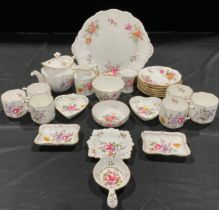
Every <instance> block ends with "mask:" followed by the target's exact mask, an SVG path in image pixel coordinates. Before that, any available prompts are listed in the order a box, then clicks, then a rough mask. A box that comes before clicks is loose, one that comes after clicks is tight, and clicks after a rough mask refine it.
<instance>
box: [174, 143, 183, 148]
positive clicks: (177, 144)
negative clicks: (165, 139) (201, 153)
mask: <svg viewBox="0 0 219 210" xmlns="http://www.w3.org/2000/svg"><path fill="white" fill-rule="evenodd" d="M173 146H174V147H176V148H179V147H181V144H179V143H175V144H173Z"/></svg>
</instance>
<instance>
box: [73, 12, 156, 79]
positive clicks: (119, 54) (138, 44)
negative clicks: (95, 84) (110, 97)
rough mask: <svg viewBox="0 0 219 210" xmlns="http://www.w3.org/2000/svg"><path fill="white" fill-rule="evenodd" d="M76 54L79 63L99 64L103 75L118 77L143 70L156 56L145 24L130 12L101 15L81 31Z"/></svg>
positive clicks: (76, 43)
mask: <svg viewBox="0 0 219 210" xmlns="http://www.w3.org/2000/svg"><path fill="white" fill-rule="evenodd" d="M72 53H73V54H74V55H75V57H76V59H77V61H78V62H79V64H96V63H97V64H98V68H99V69H100V71H102V72H103V74H109V75H117V74H118V73H119V71H120V69H122V68H131V69H136V70H139V69H141V68H142V67H143V66H144V65H145V63H146V62H147V61H148V59H149V58H150V57H151V55H152V54H153V46H152V45H151V43H150V40H149V38H148V34H147V32H146V31H145V29H144V26H143V24H142V23H141V22H140V21H139V20H138V19H137V18H135V17H133V16H132V14H130V13H129V12H123V11H120V10H117V9H110V10H106V11H100V12H97V13H96V14H95V15H94V16H92V17H90V18H89V19H88V20H87V21H86V22H85V23H84V25H83V27H82V29H81V30H80V31H79V33H78V35H77V37H76V39H75V41H74V43H73V45H72Z"/></svg>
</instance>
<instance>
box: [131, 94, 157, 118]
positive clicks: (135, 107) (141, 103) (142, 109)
mask: <svg viewBox="0 0 219 210" xmlns="http://www.w3.org/2000/svg"><path fill="white" fill-rule="evenodd" d="M160 104H161V99H160V98H157V97H147V98H146V97H143V96H134V97H132V98H131V99H130V100H129V105H130V107H131V109H132V111H133V112H134V113H135V114H136V115H137V116H138V117H139V118H141V119H142V120H144V121H147V120H152V119H154V118H155V117H157V116H158V115H159V109H160Z"/></svg>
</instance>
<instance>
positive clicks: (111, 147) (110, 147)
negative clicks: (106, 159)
mask: <svg viewBox="0 0 219 210" xmlns="http://www.w3.org/2000/svg"><path fill="white" fill-rule="evenodd" d="M104 149H105V150H107V151H110V152H114V151H115V147H114V145H113V144H111V143H109V144H107V145H105V147H104Z"/></svg>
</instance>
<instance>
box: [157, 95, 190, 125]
mask: <svg viewBox="0 0 219 210" xmlns="http://www.w3.org/2000/svg"><path fill="white" fill-rule="evenodd" d="M188 106H189V105H188V103H187V102H186V100H184V99H181V98H173V97H166V98H164V99H163V100H162V102H161V105H160V112H159V120H160V122H161V124H162V125H164V126H165V127H167V128H170V129H176V128H180V127H182V126H183V125H184V123H185V122H186V120H188V119H189V118H188Z"/></svg>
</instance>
